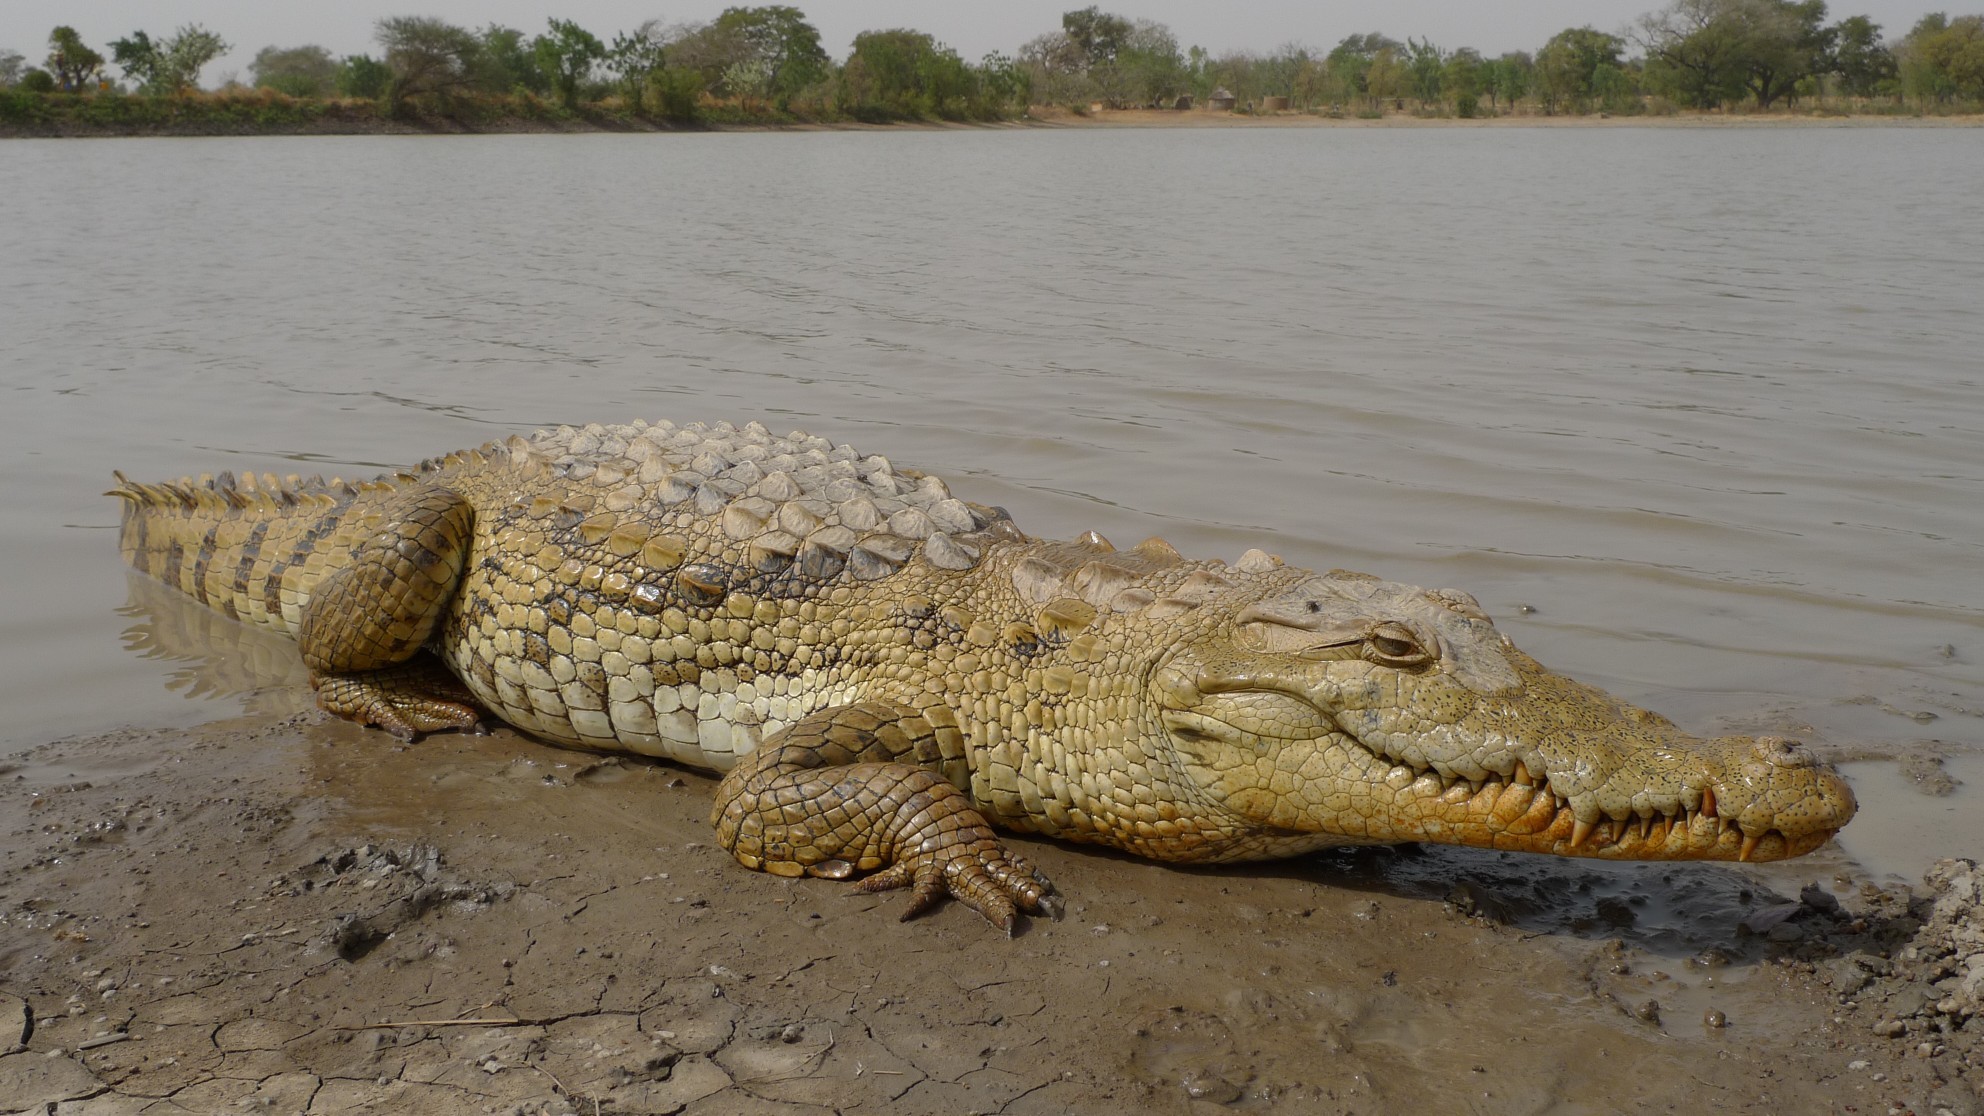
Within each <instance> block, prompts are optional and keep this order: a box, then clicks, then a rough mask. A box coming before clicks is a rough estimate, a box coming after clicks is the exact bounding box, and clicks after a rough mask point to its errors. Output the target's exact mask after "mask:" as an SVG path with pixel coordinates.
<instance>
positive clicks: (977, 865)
mask: <svg viewBox="0 0 1984 1116" xmlns="http://www.w3.org/2000/svg"><path fill="white" fill-rule="evenodd" d="M903 887H906V888H910V889H911V893H910V899H909V905H908V907H906V908H905V909H904V910H903V913H902V921H904V922H908V921H909V920H910V919H912V918H915V917H916V916H917V915H919V914H922V913H923V912H924V911H927V910H929V909H930V908H931V907H932V906H935V905H936V903H937V902H938V901H939V900H941V899H943V898H944V897H945V896H947V895H948V896H950V897H951V898H954V899H956V900H957V901H958V902H960V903H963V904H964V905H965V906H967V907H969V908H971V909H972V910H974V911H977V912H978V914H979V916H980V917H982V918H984V919H985V921H987V922H989V923H991V924H992V925H994V926H996V927H998V928H999V929H1001V930H1003V931H1005V933H1006V936H1007V937H1009V938H1010V937H1012V936H1013V931H1014V930H1015V928H1016V927H1017V926H1018V924H1019V912H1020V911H1026V912H1027V913H1029V914H1045V915H1048V916H1049V917H1052V918H1057V919H1058V918H1059V917H1061V916H1060V910H1061V902H1060V897H1059V896H1057V895H1055V894H1054V885H1053V884H1051V883H1049V882H1048V880H1047V877H1045V876H1043V875H1041V874H1040V873H1039V872H1037V871H1035V870H1034V868H1033V866H1032V865H1030V864H1028V863H1027V862H1026V860H1025V859H1024V858H1022V857H1020V856H1019V855H1018V854H1017V853H1009V852H1007V851H1006V850H1005V849H1004V848H1002V847H1001V846H1000V844H999V842H998V840H997V839H996V838H992V837H990V836H989V835H987V836H984V837H981V838H979V839H978V840H968V841H959V842H956V843H953V844H949V845H940V846H939V847H937V848H925V849H921V850H919V851H918V852H916V853H915V854H913V855H911V856H909V857H907V858H905V859H903V860H901V861H898V862H897V863H896V864H894V865H892V866H891V867H888V868H885V869H883V870H882V871H880V872H877V873H875V874H874V875H872V876H869V877H868V878H866V879H864V880H862V881H861V882H860V883H858V884H856V885H855V889H856V890H857V891H862V892H867V893H870V894H872V893H875V892H880V891H893V890H895V889H897V888H903Z"/></svg>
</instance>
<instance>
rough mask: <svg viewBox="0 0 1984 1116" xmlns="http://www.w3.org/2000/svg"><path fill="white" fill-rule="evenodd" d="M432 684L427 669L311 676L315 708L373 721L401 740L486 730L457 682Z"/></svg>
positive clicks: (357, 720) (399, 669)
mask: <svg viewBox="0 0 1984 1116" xmlns="http://www.w3.org/2000/svg"><path fill="white" fill-rule="evenodd" d="M451 681H452V680H451ZM433 682H434V679H433V677H432V675H431V674H430V673H429V672H427V671H425V670H420V669H418V668H414V669H407V668H390V669H388V670H381V671H368V672H366V673H364V674H326V675H320V676H318V677H317V678H314V679H312V685H313V686H314V687H315V688H316V691H317V706H318V708H320V709H322V710H324V711H325V712H326V713H330V714H332V715H333V716H337V717H342V718H344V719H345V720H347V721H355V722H357V723H358V724H361V725H376V726H377V727H379V728H382V729H384V730H386V731H387V732H389V733H391V734H392V735H394V736H396V737H398V738H399V739H401V740H406V741H411V740H413V739H414V738H415V737H417V736H419V735H420V734H422V733H427V732H439V731H441V730H442V729H466V730H469V731H474V732H483V731H486V730H484V729H483V728H482V711H481V710H479V709H477V708H476V707H475V706H474V705H472V704H470V702H469V701H468V700H466V699H467V698H468V694H467V693H466V692H465V691H463V690H462V688H461V686H460V685H459V684H455V685H453V686H445V685H444V686H439V687H437V686H435V685H434V684H433ZM437 690H439V691H440V692H438V693H437V692H436V691H437Z"/></svg>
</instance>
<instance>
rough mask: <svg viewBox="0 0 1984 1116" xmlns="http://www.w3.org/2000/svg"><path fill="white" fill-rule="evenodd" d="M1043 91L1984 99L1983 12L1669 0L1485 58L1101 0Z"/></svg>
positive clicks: (1684, 101) (1976, 102)
mask: <svg viewBox="0 0 1984 1116" xmlns="http://www.w3.org/2000/svg"><path fill="white" fill-rule="evenodd" d="M1019 61H1020V64H1021V66H1022V67H1023V68H1024V69H1025V70H1026V73H1027V75H1028V77H1029V79H1030V83H1031V85H1032V87H1033V90H1034V92H1035V95H1036V99H1037V100H1039V101H1042V102H1046V103H1057V104H1069V105H1076V106H1080V105H1083V104H1085V103H1100V104H1103V105H1106V106H1109V107H1112V108H1121V107H1130V106H1148V107H1159V106H1169V105H1173V104H1176V103H1177V99H1178V98H1179V97H1183V96H1190V97H1193V98H1195V99H1196V100H1198V101H1201V102H1202V101H1204V100H1205V99H1207V98H1209V97H1211V96H1212V95H1213V94H1214V93H1216V92H1224V93H1226V94H1228V95H1230V96H1232V97H1233V98H1234V100H1235V103H1236V104H1237V105H1238V106H1240V107H1243V108H1244V107H1247V106H1250V105H1258V104H1260V103H1261V102H1262V101H1263V100H1264V99H1265V98H1267V97H1271V96H1272V97H1286V98H1288V99H1289V104H1290V107H1291V108H1294V109H1298V110H1308V111H1316V110H1329V109H1336V110H1338V111H1346V112H1357V113H1360V114H1362V115H1375V114H1378V113H1381V112H1383V111H1385V110H1386V109H1393V110H1399V109H1405V108H1407V107H1408V106H1409V107H1411V108H1413V109H1415V110H1417V111H1421V112H1426V113H1448V112H1451V113H1453V114H1456V115H1459V116H1475V115H1482V114H1485V113H1500V112H1507V111H1511V110H1512V109H1513V108H1514V107H1515V106H1517V105H1522V106H1525V107H1527V108H1529V109H1531V110H1533V111H1538V112H1544V113H1586V112H1594V111H1596V112H1619V113H1630V112H1641V111H1646V110H1647V109H1648V108H1649V107H1655V108H1658V107H1660V106H1662V105H1672V106H1675V107H1680V108H1688V109H1697V110H1712V109H1719V108H1734V107H1740V106H1745V105H1748V106H1753V107H1755V108H1758V109H1771V108H1775V107H1780V106H1782V105H1785V104H1787V103H1790V102H1794V101H1797V100H1800V99H1812V100H1817V99H1833V100H1839V99H1851V98H1858V99H1863V100H1872V99H1886V100H1888V101H1890V102H1892V103H1894V104H1896V105H1900V104H1902V103H1903V102H1914V103H1915V104H1916V105H1917V106H1931V105H1933V106H1937V107H1943V106H1951V105H1962V106H1968V107H1972V108H1980V107H1984V16H1976V15H1971V16H1960V17H1957V18H1954V19H1952V18H1950V17H1949V16H1947V15H1943V14H1940V13H1938V14H1934V15H1930V16H1927V17H1925V18H1923V19H1922V20H1921V21H1920V22H1919V23H1917V24H1916V25H1915V27H1914V28H1913V29H1911V30H1910V31H1909V32H1908V33H1907V34H1906V35H1904V36H1902V37H1901V38H1900V39H1898V40H1895V41H1892V42H1889V41H1884V40H1883V38H1882V36H1881V28H1880V26H1879V25H1878V24H1875V23H1874V22H1873V21H1872V20H1870V19H1868V18H1867V17H1866V16H1850V17H1848V18H1846V19H1843V20H1841V21H1839V22H1838V23H1836V24H1828V23H1827V22H1826V5H1825V2H1824V0H1673V2H1672V3H1670V4H1669V5H1667V6H1666V7H1664V8H1661V9H1660V10H1658V11H1655V12H1652V13H1650V14H1648V15H1645V16H1642V17H1641V18H1640V19H1639V20H1638V21H1636V22H1635V24H1634V25H1633V26H1632V27H1631V28H1629V29H1627V30H1626V32H1625V33H1624V34H1612V33H1609V32H1604V31H1599V30H1597V29H1595V28H1592V27H1573V28H1568V29H1566V30H1564V31H1560V32H1558V33H1557V34H1556V35H1554V36H1552V37H1551V38H1550V40H1549V41H1548V42H1546V43H1544V44H1543V45H1542V46H1541V47H1540V48H1539V49H1537V50H1535V51H1533V52H1531V51H1512V52H1509V53H1506V54H1503V55H1501V56H1499V57H1496V58H1487V57H1484V56H1483V55H1482V54H1481V53H1480V52H1479V51H1477V50H1474V49H1473V48H1471V47H1461V48H1458V49H1455V50H1446V49H1443V48H1441V47H1439V46H1436V45H1435V44H1434V43H1433V42H1432V41H1431V40H1422V39H1414V38H1407V39H1406V40H1404V41H1403V42H1401V41H1399V40H1397V39H1393V38H1390V37H1388V36H1386V35H1383V34H1378V33H1375V32H1373V33H1367V34H1356V35H1350V36H1348V37H1346V38H1345V39H1344V40H1343V41H1341V42H1339V43H1338V44H1337V45H1336V46H1335V48H1333V49H1331V50H1329V51H1327V52H1322V51H1317V50H1313V49H1311V48H1308V47H1304V46H1299V45H1290V46H1284V47H1282V48H1280V49H1279V50H1276V51H1273V52H1270V53H1266V54H1261V53H1255V52H1251V51H1235V52H1231V53H1227V54H1221V55H1217V56H1214V55H1211V54H1208V53H1207V52H1206V51H1205V50H1203V49H1201V48H1199V47H1192V48H1190V49H1189V50H1183V51H1181V50H1180V49H1179V47H1178V41H1177V39H1176V38H1175V37H1174V36H1173V35H1172V34H1171V32H1170V30H1169V29H1168V28H1166V27H1165V26H1164V25H1163V24H1159V23H1153V22H1151V21H1149V20H1133V19H1130V18H1127V17H1124V16H1120V15H1113V14H1110V13H1107V12H1103V11H1101V10H1100V9H1099V8H1096V7H1089V8H1084V9H1082V10H1080V11H1071V12H1068V13H1066V14H1065V15H1063V16H1062V18H1061V29H1060V30H1059V31H1053V32H1049V33H1047V34H1044V35H1041V36H1039V37H1038V38H1035V39H1033V40H1031V41H1029V42H1028V43H1026V44H1025V45H1024V46H1022V47H1021V48H1020V52H1019Z"/></svg>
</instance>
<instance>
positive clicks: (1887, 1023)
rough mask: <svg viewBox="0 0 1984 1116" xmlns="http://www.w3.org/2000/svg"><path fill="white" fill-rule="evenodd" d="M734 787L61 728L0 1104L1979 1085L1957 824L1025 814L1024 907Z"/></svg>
mask: <svg viewBox="0 0 1984 1116" xmlns="http://www.w3.org/2000/svg"><path fill="white" fill-rule="evenodd" d="M710 791H711V783H710V781H709V780H707V779H704V778H702V777H699V776H695V775H691V774H686V773H683V772H679V771H676V770H673V769H670V768H667V767H662V766H649V765H644V764H638V763H631V762H620V761H606V762H603V763H600V762H594V761H592V760H591V759H589V758H588V757H585V756H580V755H575V754H573V753H570V752H562V751H558V750H556V749H552V748H548V747H544V746H541V745H538V744H536V743H534V742H532V741H530V740H528V739H526V738H523V737H520V736H518V735H516V734H514V733H511V732H509V731H507V730H503V731H498V732H496V733H495V734H493V735H491V736H486V737H474V736H457V735H441V736H436V737H433V738H430V739H428V740H426V741H423V742H422V743H420V744H418V745H415V746H412V747H402V746H399V745H397V744H396V742H394V741H392V740H390V739H388V738H386V737H385V736H384V735H383V734H380V733H368V732H364V731H362V730H359V729H356V728H353V727H351V726H349V725H345V724H342V723H335V722H325V721H323V720H321V719H320V718H319V717H317V716H315V715H313V714H296V715H293V716H287V717H281V716H256V717H244V718H241V719H238V720H234V721H229V722H222V723H218V724H214V725H208V726H205V727H202V728H197V729H189V730H159V731H150V730H130V731H125V732H120V733H115V734H112V735H108V736H103V737H97V738H91V739H78V740H67V741H60V742H57V743H54V744H50V745H46V746H44V747H42V748H41V749H39V750H37V751H35V752H33V753H30V754H29V755H27V756H26V757H25V758H24V759H23V760H22V761H21V762H20V763H18V764H17V765H15V766H14V767H13V768H11V769H8V770H6V771H4V772H0V833H4V834H5V839H4V842H0V846H4V847H0V1051H5V1053H0V1112H34V1113H49V1112H53V1113H59V1114H63V1116H76V1114H92V1116H94V1114H113V1113H114V1114H125V1113H150V1114H155V1113H179V1112H195V1113H213V1112H271V1113H291V1112H310V1113H320V1112H321V1113H329V1112H382V1113H383V1112H393V1113H406V1112H420V1113H492V1112H493V1113H593V1112H599V1113H676V1112H685V1113H725V1114H731V1113H825V1112H877V1113H896V1112H901V1113H965V1112H984V1113H991V1112H1008V1113H1036V1112H1037V1113H1064V1112H1071V1113H1115V1112H1122V1111H1126V1110H1133V1109H1140V1110H1144V1111H1149V1112H1154V1113H1174V1112H1175V1113H1210V1112H1219V1111H1227V1110H1232V1111H1239V1112H1303V1113H1310V1112H1316V1113H1385V1112H1402V1111H1428V1112H1432V1111H1474V1112H1491V1113H1503V1112H1513V1113H1527V1112H1533V1113H1560V1112H1615V1111H1623V1112H1641V1111H1645V1112H1655V1111H1659V1112H1664V1111H1670V1110H1687V1111H1733V1112H1756V1113H1765V1112H1867V1113H1899V1112H1914V1113H1919V1114H1920V1116H1932V1114H1936V1113H1940V1112H1948V1113H1952V1114H1954V1116H1977V1114H1978V1113H1980V1112H1984V1107H1980V1097H1979V1096H1978V1094H1977V1092H1976V1090H1977V1086H1978V1083H1979V1082H1980V1081H1984V1046H1980V1043H1979V1039H1980V1035H1979V1034H1978V1032H1979V1031H1980V1030H1984V1023H1979V1022H1978V1018H1977V1016H1975V1015H1973V1014H1970V1013H1971V1012H1974V1011H1976V1010H1977V1009H1978V1006H1979V1005H1978V996H1979V994H1980V993H1984V984H1979V983H1978V982H1980V981H1984V922H1980V917H1984V916H1980V915H1979V914H1978V908H1979V904H1978V902H1977V897H1978V895H1979V891H1978V888H1979V884H1980V881H1979V878H1978V875H1977V873H1976V872H1975V870H1974V868H1973V867H1970V866H1967V865H1964V864H1962V863H1960V862H1951V863H1948V864H1947V865H1946V867H1944V868H1941V869H1939V872H1940V873H1941V876H1940V877H1939V883H1938V886H1939V887H1940V888H1941V890H1940V891H1932V890H1931V889H1930V888H1927V887H1925V888H1924V889H1923V892H1922V894H1921V895H1919V896H1908V895H1898V894H1893V893H1881V892H1874V891H1871V890H1867V889H1861V890H1857V891H1856V890H1845V891H1842V890H1841V889H1842V888H1846V887H1847V885H1845V884H1841V883H1838V882H1837V880H1836V879H1835V874H1841V873H1846V872H1848V871H1849V868H1848V867H1847V866H1846V865H1845V863H1844V862H1843V861H1840V860H1837V859H1832V860H1827V859H1825V858H1824V856H1823V855H1822V857H1821V858H1819V859H1816V860H1807V861H1802V862H1795V863H1793V864H1790V865H1786V866H1784V867H1783V868H1782V869H1779V870H1778V874H1776V875H1770V874H1768V873H1764V872H1762V871H1760V870H1746V871H1744V872H1742V873H1738V872H1733V871H1729V870H1726V869H1721V868H1702V867H1690V866H1678V867H1677V866H1664V867H1663V866H1653V867H1649V866H1631V865H1625V866H1617V865H1594V864H1585V863H1574V862H1564V861H1550V860H1547V859H1543V858H1536V859H1522V858H1511V857H1505V856H1497V855H1493V854H1480V853H1470V852H1468V851H1466V850H1433V851H1423V852H1415V851H1404V852H1394V851H1367V852H1363V853H1356V854H1352V853H1344V854H1338V855H1334V856H1327V857H1320V858H1312V859H1309V860H1306V861H1301V862H1291V863H1283V864H1270V865H1262V866H1256V867H1252V868H1240V869H1226V870H1219V871H1181V870H1178V869H1175V868H1166V867H1161V866H1157V865H1153V864H1145V863H1140V862H1136V861H1131V860H1128V859H1125V858H1121V857H1116V856H1111V855H1107V854H1098V853H1096V852H1094V851H1092V850H1082V849H1076V848H1071V847H1067V846H1062V845H1055V844H1051V843H1045V842H1032V841H1021V842H1018V844H1019V845H1020V847H1022V848H1023V849H1024V850H1025V852H1026V853H1027V855H1029V856H1030V857H1032V858H1033V859H1035V861H1036V862H1037V863H1038V864H1040V865H1041V866H1042V868H1043V869H1044V870H1045V871H1046V872H1048V873H1049V874H1050V875H1051V876H1052V878H1053V879H1055V880H1056V881H1057V883H1058V884H1059V885H1060V887H1061V888H1062V890H1063V891H1064V892H1065V893H1066V895H1067V896H1068V899H1069V913H1068V916H1067V918H1066V919H1064V920H1063V921H1060V922H1046V921H1034V922H1032V923H1030V924H1028V925H1027V926H1026V927H1025V928H1024V931H1023V932H1022V933H1021V935H1020V936H1019V937H1018V938H1016V939H1015V940H1012V941H1007V940H1005V939H1004V938H1002V937H1000V936H999V935H998V934H996V933H995V932H993V931H991V930H990V929H988V928H987V927H986V925H985V924H984V923H983V922H981V921H980V920H979V919H977V918H976V917H974V916H972V915H971V913H970V912H968V911H965V910H963V909H962V908H960V907H958V906H957V905H955V904H950V905H946V906H944V907H942V908H940V909H939V910H937V911H935V912H933V913H932V914H930V915H928V916H925V917H923V918H921V919H918V920H916V921H913V922H910V923H907V924H899V923H898V922H897V921H896V920H895V916H896V912H898V911H899V910H900V909H901V904H902V902H903V898H902V896H901V895H899V894H898V895H885V896H863V895H859V894H856V893H855V892H853V891H852V890H851V889H850V888H848V887H846V886H845V885H840V884H835V883H832V882H828V881H820V880H797V881H792V880H781V879H776V878H773V877H769V876H765V875H760V874H755V873H750V872H746V871H743V870H742V869H740V868H738V867H737V866H735V865H734V864H733V863H731V862H730V860H729V858H728V857H727V856H725V855H724V854H723V853H722V852H721V851H719V850H717V849H716V848H714V847H712V845H711V844H710V843H709V832H708V827H707V822H706V818H707V815H708V810H709V795H710ZM1815 877H1819V878H1823V879H1824V880H1825V884H1824V885H1823V886H1814V887H1811V888H1808V889H1807V890H1806V891H1805V893H1804V895H1803V897H1802V898H1801V899H1797V900H1790V899H1785V898H1781V897H1780V896H1779V895H1778V894H1777V893H1776V892H1774V891H1773V890H1772V886H1775V887H1776V888H1777V889H1778V890H1781V891H1786V892H1789V893H1793V894H1795V893H1797V892H1798V890H1799V883H1800V881H1802V880H1810V879H1813V878H1815ZM1965 889H1968V890H1965ZM1966 997H1968V998H1967V999H1966ZM30 1021H31V1022H30ZM1707 1021H1713V1022H1718V1023H1720V1024H1722V1025H1720V1026H1715V1025H1711V1024H1710V1022H1707ZM24 1034H25V1038H24V1041H17V1040H21V1039H22V1038H23V1035H24Z"/></svg>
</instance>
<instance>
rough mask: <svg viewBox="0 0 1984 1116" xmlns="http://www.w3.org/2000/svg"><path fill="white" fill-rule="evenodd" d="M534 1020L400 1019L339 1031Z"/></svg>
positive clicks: (493, 1024)
mask: <svg viewBox="0 0 1984 1116" xmlns="http://www.w3.org/2000/svg"><path fill="white" fill-rule="evenodd" d="M539 1022H540V1020H536V1019H400V1020H395V1021H393V1022H390V1023H358V1024H354V1025H352V1026H348V1027H339V1028H338V1030H340V1031H390V1030H392V1029H394V1028H396V1027H534V1026H536V1025H537V1024H538V1023H539Z"/></svg>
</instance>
